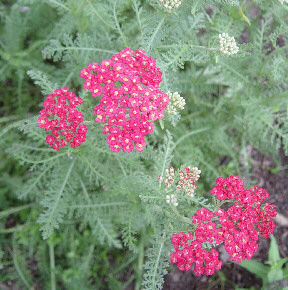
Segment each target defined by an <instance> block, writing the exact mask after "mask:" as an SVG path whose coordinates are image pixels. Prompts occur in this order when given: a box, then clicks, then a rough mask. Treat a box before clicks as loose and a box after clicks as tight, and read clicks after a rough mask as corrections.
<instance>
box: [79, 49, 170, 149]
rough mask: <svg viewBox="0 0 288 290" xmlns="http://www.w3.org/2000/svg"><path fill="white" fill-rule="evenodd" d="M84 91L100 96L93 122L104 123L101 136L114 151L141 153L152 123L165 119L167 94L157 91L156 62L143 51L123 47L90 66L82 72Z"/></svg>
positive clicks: (158, 80)
mask: <svg viewBox="0 0 288 290" xmlns="http://www.w3.org/2000/svg"><path fill="white" fill-rule="evenodd" d="M80 76H81V77H82V78H84V79H85V83H84V89H86V90H89V91H90V92H92V96H93V97H101V98H100V104H99V105H97V106H96V107H95V108H94V114H95V115H96V122H103V123H104V122H107V121H108V122H107V124H106V125H105V126H104V128H103V134H107V142H108V144H109V147H110V149H111V150H112V151H113V152H119V151H120V150H121V148H122V150H123V151H125V152H128V153H129V152H131V151H132V150H133V148H134V144H135V148H136V150H138V151H143V149H144V146H145V145H146V143H145V136H146V135H147V134H151V133H152V132H153V123H152V122H153V121H155V120H157V119H159V120H160V119H162V118H163V117H164V114H163V112H164V109H165V108H166V107H167V105H168V103H169V97H168V95H166V94H164V93H162V92H161V91H160V90H159V84H160V82H161V81H162V78H161V76H162V74H161V72H160V69H159V68H157V67H156V61H155V60H154V59H153V58H151V57H148V56H146V55H145V51H144V50H140V49H138V50H136V52H134V51H133V50H132V49H129V48H126V49H124V50H123V51H121V52H120V53H118V54H116V55H114V56H113V57H112V58H111V59H109V60H104V61H102V62H101V64H100V65H99V64H98V63H92V64H90V65H89V66H88V68H84V69H82V71H81V74H80Z"/></svg>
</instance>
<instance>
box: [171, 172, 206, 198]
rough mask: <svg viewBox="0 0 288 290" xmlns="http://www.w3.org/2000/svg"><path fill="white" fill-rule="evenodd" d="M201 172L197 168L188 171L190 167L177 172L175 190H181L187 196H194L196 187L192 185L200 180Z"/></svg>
mask: <svg viewBox="0 0 288 290" xmlns="http://www.w3.org/2000/svg"><path fill="white" fill-rule="evenodd" d="M200 174H201V170H199V169H198V168H197V167H193V168H192V169H190V166H188V167H186V168H185V169H184V171H179V181H178V184H177V186H176V188H177V189H183V190H184V191H185V192H186V194H187V195H189V196H192V197H193V196H194V192H195V189H197V186H196V185H195V184H194V182H195V181H197V180H198V179H199V178H200Z"/></svg>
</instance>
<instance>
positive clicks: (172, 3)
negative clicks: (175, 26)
mask: <svg viewBox="0 0 288 290" xmlns="http://www.w3.org/2000/svg"><path fill="white" fill-rule="evenodd" d="M159 2H160V3H162V4H163V6H164V8H165V9H167V10H168V11H171V10H173V9H177V8H178V7H179V6H180V5H181V4H182V2H181V1H179V0H159Z"/></svg>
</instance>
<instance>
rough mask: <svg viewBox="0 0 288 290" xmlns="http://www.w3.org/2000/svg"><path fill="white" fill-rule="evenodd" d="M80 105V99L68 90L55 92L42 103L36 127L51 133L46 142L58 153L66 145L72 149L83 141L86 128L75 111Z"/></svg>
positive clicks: (80, 115) (81, 118)
mask: <svg viewBox="0 0 288 290" xmlns="http://www.w3.org/2000/svg"><path fill="white" fill-rule="evenodd" d="M81 104H82V99H81V98H80V97H76V95H75V94H74V93H73V92H70V91H68V88H64V89H57V90H55V91H54V92H53V94H50V95H48V96H47V99H46V100H45V101H44V109H43V110H41V111H40V117H39V119H38V126H39V127H40V128H42V127H44V128H45V131H46V132H48V131H51V135H48V136H47V137H46V142H47V143H48V144H49V145H50V146H52V148H53V149H54V150H57V151H58V150H59V149H60V147H65V146H66V145H67V143H69V144H70V146H71V147H73V148H74V147H77V146H80V145H81V144H82V143H83V142H84V141H85V139H86V132H87V127H86V125H83V124H81V123H82V122H83V115H82V113H81V112H79V111H78V110H76V106H77V105H81Z"/></svg>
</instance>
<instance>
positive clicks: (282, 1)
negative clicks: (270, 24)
mask: <svg viewBox="0 0 288 290" xmlns="http://www.w3.org/2000/svg"><path fill="white" fill-rule="evenodd" d="M279 2H280V3H281V4H282V5H283V4H284V3H285V4H288V0H279Z"/></svg>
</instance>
